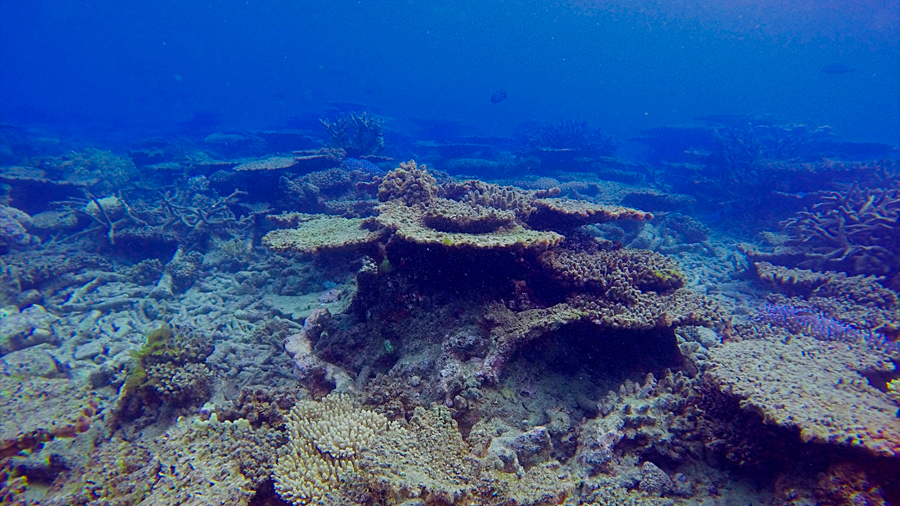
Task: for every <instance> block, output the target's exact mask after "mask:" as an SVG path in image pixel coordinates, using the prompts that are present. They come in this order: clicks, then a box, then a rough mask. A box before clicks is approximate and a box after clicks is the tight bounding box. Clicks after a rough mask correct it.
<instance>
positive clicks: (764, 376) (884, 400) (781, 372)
mask: <svg viewBox="0 0 900 506" xmlns="http://www.w3.org/2000/svg"><path fill="white" fill-rule="evenodd" d="M776 336H777V334H774V335H773V334H770V335H769V337H767V338H761V339H749V340H744V341H738V342H729V343H725V344H723V345H722V346H718V347H715V348H713V349H712V350H711V351H710V356H711V359H712V363H713V364H714V366H713V367H712V369H711V371H710V377H711V378H712V379H713V381H714V382H715V383H716V384H718V385H719V386H720V388H722V389H724V390H725V391H727V392H730V393H732V394H733V395H736V396H738V397H739V398H741V399H742V403H743V404H744V405H745V406H753V407H754V408H756V409H759V410H760V411H761V412H762V414H763V416H764V417H765V419H766V420H767V421H768V422H769V423H773V424H776V425H781V426H784V427H791V428H795V429H797V430H798V431H799V432H800V437H801V438H802V439H803V440H804V441H810V440H814V441H821V442H828V443H833V444H841V445H848V446H853V447H858V448H863V449H866V450H868V451H870V452H871V453H873V454H876V455H883V456H897V455H900V426H898V424H897V405H896V404H895V403H893V402H892V401H891V400H890V399H889V398H888V397H887V395H886V394H885V393H884V392H881V391H879V390H877V389H875V388H873V387H871V386H870V385H869V383H868V381H867V380H866V378H865V377H864V376H862V374H861V371H876V370H880V371H885V372H889V371H893V369H894V366H893V364H892V363H891V362H890V361H889V360H888V358H887V357H886V356H884V355H881V354H878V353H876V352H869V353H861V352H860V350H859V349H858V348H855V347H853V345H850V344H845V343H841V342H827V343H826V342H820V341H817V340H815V339H812V338H808V337H805V336H795V337H794V338H793V339H791V341H790V343H785V342H784V341H783V340H782V339H778V338H777V337H776Z"/></svg>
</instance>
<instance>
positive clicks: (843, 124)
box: [0, 0, 900, 144]
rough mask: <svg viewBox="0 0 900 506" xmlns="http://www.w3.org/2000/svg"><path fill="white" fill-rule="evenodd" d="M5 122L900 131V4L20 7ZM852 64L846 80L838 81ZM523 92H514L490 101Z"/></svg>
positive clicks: (1, 66)
mask: <svg viewBox="0 0 900 506" xmlns="http://www.w3.org/2000/svg"><path fill="white" fill-rule="evenodd" d="M2 6H3V10H2V20H0V22H2V27H3V30H2V33H0V43H2V44H0V51H2V53H0V54H2V58H0V71H2V72H0V85H2V96H0V100H2V102H0V105H2V107H0V115H2V116H0V119H2V120H3V121H4V122H10V121H16V122H22V121H24V122H29V121H43V122H48V123H51V124H57V125H65V126H66V127H68V128H71V129H73V130H79V129H80V130H82V131H83V133H87V134H90V133H93V132H95V131H96V132H108V131H115V132H135V133H137V132H145V131H153V130H165V129H166V128H167V127H170V126H171V125H172V124H173V122H179V121H186V120H188V119H190V118H192V117H193V114H194V113H195V112H214V113H219V114H221V119H222V121H223V122H224V124H225V125H227V126H229V127H232V128H264V127H271V126H275V125H278V124H279V122H283V121H285V120H286V119H288V118H291V117H297V116H303V115H305V114H308V113H310V112H313V113H318V112H319V111H321V110H323V109H324V108H326V104H327V103H328V102H352V103H359V104H365V105H367V106H368V107H369V108H370V110H372V111H373V112H377V113H379V114H384V115H387V116H390V117H392V118H397V119H405V118H417V119H430V118H436V119H452V120H460V121H463V122H465V123H467V124H471V125H472V126H473V127H476V128H477V129H479V130H482V131H484V133H493V134H496V133H507V132H509V131H511V130H512V128H513V126H514V125H515V124H516V123H517V122H520V121H524V120H544V121H551V122H552V121H557V120H559V119H579V120H589V121H591V122H592V123H595V124H597V125H600V126H602V127H603V128H604V129H605V130H606V131H607V132H609V133H610V134H612V135H614V136H615V137H617V138H627V137H628V136H630V135H633V134H635V133H636V132H637V131H638V130H640V129H646V128H650V127H655V126H664V125H673V124H679V123H684V122H688V121H690V120H692V119H693V118H695V117H697V116H703V115H709V114H747V115H762V114H771V115H775V116H777V117H779V118H781V119H783V120H784V121H791V122H800V123H804V122H806V123H812V124H816V125H830V126H833V127H834V128H835V129H836V132H837V133H838V134H839V135H840V136H841V137H842V138H844V139H847V140H855V141H871V142H884V143H889V144H895V143H896V141H897V140H898V137H900V126H898V125H900V113H898V110H900V104H898V96H900V71H898V68H900V56H898V54H900V45H898V44H900V43H898V40H900V37H898V30H900V21H898V18H900V13H898V10H900V8H898V6H897V4H896V2H893V1H890V0H870V1H862V2H858V1H850V0H847V1H839V0H829V1H815V0H805V1H802V2H790V3H785V2H777V1H774V0H762V1H746V0H745V1H740V2H717V1H712V0H705V1H702V2H680V1H665V0H664V1H659V2H590V1H568V2H556V1H488V2H474V1H472V2H465V1H439V2H431V1H422V2H401V1H385V2H372V1H368V2H367V1H343V0H338V1H335V2H324V1H321V2H316V1H297V2H272V1H268V2H266V1H249V2H246V1H227V0H226V1H217V2H211V3H199V2H197V3H195V2H188V3H185V2H175V1H169V2H167V1H155V2H151V3H150V4H142V5H141V6H140V7H136V6H134V5H132V4H129V3H122V2H111V1H87V2H79V3H77V4H76V3H72V2H54V1H46V0H42V1H34V2H24V1H15V0H4V1H3V3H2ZM835 64H837V65H844V66H846V67H848V68H852V69H853V70H852V71H850V72H847V73H844V74H828V73H824V72H822V68H823V67H825V66H827V65H835ZM498 89H504V90H507V92H508V94H509V98H508V100H506V101H504V102H503V103H501V104H496V105H495V104H492V103H491V102H490V101H489V97H490V95H491V93H493V92H494V91H496V90H498Z"/></svg>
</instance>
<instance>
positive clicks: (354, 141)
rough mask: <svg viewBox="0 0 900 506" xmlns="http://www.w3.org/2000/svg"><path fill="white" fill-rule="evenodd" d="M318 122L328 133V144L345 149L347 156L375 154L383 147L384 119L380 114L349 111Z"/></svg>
mask: <svg viewBox="0 0 900 506" xmlns="http://www.w3.org/2000/svg"><path fill="white" fill-rule="evenodd" d="M319 122H320V123H322V126H324V127H325V131H326V132H327V133H328V137H329V138H328V141H327V143H328V146H329V147H331V148H337V149H342V150H344V151H346V152H347V156H349V157H352V158H361V157H364V156H371V155H377V154H378V153H380V152H381V150H383V149H384V119H383V118H381V117H380V116H376V115H374V114H372V115H369V114H368V113H366V112H364V113H362V114H357V113H350V114H349V115H347V116H339V117H338V118H337V119H335V120H333V121H328V120H324V119H320V120H319Z"/></svg>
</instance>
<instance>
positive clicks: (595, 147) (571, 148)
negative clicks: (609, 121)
mask: <svg viewBox="0 0 900 506" xmlns="http://www.w3.org/2000/svg"><path fill="white" fill-rule="evenodd" d="M528 144H529V146H530V147H531V150H532V151H533V152H535V153H536V154H538V156H540V154H541V153H543V152H552V151H568V152H572V153H573V154H575V155H576V156H610V155H612V154H613V153H614V152H615V151H616V149H617V148H618V144H617V143H616V142H615V141H613V140H612V138H611V137H609V136H606V135H603V132H602V130H600V129H599V128H597V127H592V126H591V125H590V124H589V123H588V122H586V121H561V122H560V123H558V124H555V125H552V124H548V125H543V126H541V127H540V128H539V129H538V130H537V131H536V132H534V133H532V134H531V135H529V136H528Z"/></svg>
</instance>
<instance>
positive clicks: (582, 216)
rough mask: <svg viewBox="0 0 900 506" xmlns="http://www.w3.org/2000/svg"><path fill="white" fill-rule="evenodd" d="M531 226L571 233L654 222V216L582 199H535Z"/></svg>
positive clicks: (529, 220)
mask: <svg viewBox="0 0 900 506" xmlns="http://www.w3.org/2000/svg"><path fill="white" fill-rule="evenodd" d="M534 205H535V212H534V213H533V214H532V215H531V216H529V218H528V224H529V225H531V226H533V227H535V228H539V229H545V228H549V229H552V230H558V231H562V230H569V229H573V228H575V227H580V226H582V225H592V224H598V223H608V222H610V221H616V220H637V221H643V220H652V219H653V214H652V213H648V212H644V211H638V210H637V209H631V208H628V207H622V206H604V205H598V204H593V203H591V202H586V201H583V200H569V199H535V200H534Z"/></svg>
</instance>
